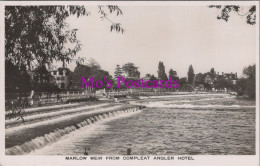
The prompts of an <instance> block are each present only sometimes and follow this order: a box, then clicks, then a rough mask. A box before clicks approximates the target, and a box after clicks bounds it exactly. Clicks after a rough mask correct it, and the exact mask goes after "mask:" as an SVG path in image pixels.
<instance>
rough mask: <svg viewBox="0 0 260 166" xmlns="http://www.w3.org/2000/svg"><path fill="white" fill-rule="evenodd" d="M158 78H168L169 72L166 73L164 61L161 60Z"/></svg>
mask: <svg viewBox="0 0 260 166" xmlns="http://www.w3.org/2000/svg"><path fill="white" fill-rule="evenodd" d="M158 78H159V79H161V80H168V77H167V74H166V73H165V67H164V64H163V62H161V61H160V62H159V65H158Z"/></svg>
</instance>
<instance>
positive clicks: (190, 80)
mask: <svg viewBox="0 0 260 166" xmlns="http://www.w3.org/2000/svg"><path fill="white" fill-rule="evenodd" d="M194 78H195V74H194V70H193V67H192V65H190V66H189V70H188V83H189V84H193V83H194Z"/></svg>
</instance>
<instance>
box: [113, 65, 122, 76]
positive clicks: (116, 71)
mask: <svg viewBox="0 0 260 166" xmlns="http://www.w3.org/2000/svg"><path fill="white" fill-rule="evenodd" d="M122 73H123V72H122V68H121V67H120V65H116V69H115V72H114V76H115V78H118V77H122Z"/></svg>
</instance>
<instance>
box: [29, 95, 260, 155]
mask: <svg viewBox="0 0 260 166" xmlns="http://www.w3.org/2000/svg"><path fill="white" fill-rule="evenodd" d="M141 104H142V105H145V106H147V108H146V109H144V110H143V111H139V112H138V113H131V114H125V115H123V116H117V117H114V118H108V119H106V120H103V121H100V122H99V123H95V124H91V125H87V126H85V127H82V128H80V129H78V130H75V131H74V130H73V132H71V133H70V134H67V135H66V136H64V137H61V138H60V139H59V141H57V142H55V143H53V144H50V145H48V146H46V147H44V148H42V149H35V151H33V152H32V153H31V154H42V155H54V154H55V155H83V153H84V150H85V148H87V149H89V150H88V153H89V154H90V155H123V154H126V150H127V148H131V149H132V154H134V155H149V154H150V155H184V154H189V155H206V154H210V155H223V154H228V155H254V154H255V111H256V110H255V106H254V105H255V104H254V102H252V101H245V100H237V99H232V98H231V99H224V100H223V98H222V99H215V100H210V99H208V98H207V99H205V100H203V99H202V100H201V99H199V100H188V101H183V100H172V99H171V100H164V101H158V100H155V101H151V100H145V101H143V102H141Z"/></svg>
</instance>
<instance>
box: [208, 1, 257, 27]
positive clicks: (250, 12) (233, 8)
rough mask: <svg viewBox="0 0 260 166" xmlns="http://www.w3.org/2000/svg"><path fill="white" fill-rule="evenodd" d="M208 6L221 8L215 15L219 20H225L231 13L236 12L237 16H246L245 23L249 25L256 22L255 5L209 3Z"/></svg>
mask: <svg viewBox="0 0 260 166" xmlns="http://www.w3.org/2000/svg"><path fill="white" fill-rule="evenodd" d="M209 8H217V9H219V10H221V13H220V15H218V16H217V19H219V20H221V19H222V20H225V21H226V22H227V21H228V20H229V18H230V14H231V13H236V14H237V15H239V16H242V17H245V16H246V23H247V24H249V25H255V23H256V6H250V7H249V8H248V9H246V7H240V6H238V5H210V6H209Z"/></svg>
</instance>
